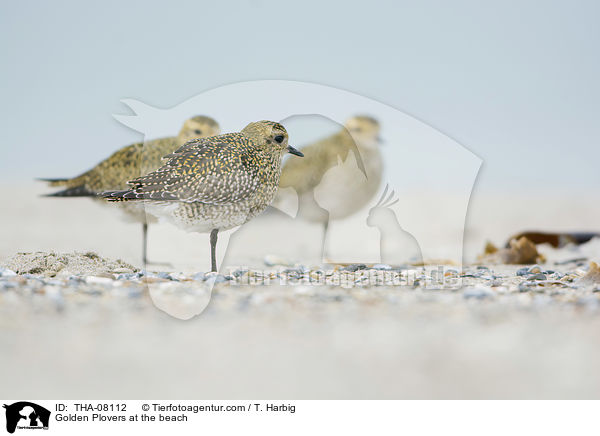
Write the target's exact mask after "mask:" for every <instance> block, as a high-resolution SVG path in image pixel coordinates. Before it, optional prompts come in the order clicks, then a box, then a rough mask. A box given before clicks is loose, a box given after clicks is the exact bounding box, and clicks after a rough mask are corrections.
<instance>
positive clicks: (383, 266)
mask: <svg viewBox="0 0 600 436" xmlns="http://www.w3.org/2000/svg"><path fill="white" fill-rule="evenodd" d="M373 269H376V270H383V271H389V270H391V269H392V267H391V266H390V265H387V264H385V263H377V264H375V265H373Z"/></svg>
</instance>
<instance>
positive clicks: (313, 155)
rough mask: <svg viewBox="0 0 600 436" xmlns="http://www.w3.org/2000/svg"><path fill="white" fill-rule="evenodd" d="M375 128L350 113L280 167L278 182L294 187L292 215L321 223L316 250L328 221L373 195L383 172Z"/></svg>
mask: <svg viewBox="0 0 600 436" xmlns="http://www.w3.org/2000/svg"><path fill="white" fill-rule="evenodd" d="M379 131H380V127H379V123H378V122H377V120H375V119H374V118H371V117H369V116H364V115H360V116H355V117H352V118H350V119H348V120H347V121H346V123H345V124H344V128H343V129H341V130H340V131H339V132H338V133H335V134H333V135H331V136H329V137H327V138H324V139H321V140H319V141H317V142H315V143H313V144H311V145H308V146H306V147H303V148H301V151H302V153H304V155H305V158H304V159H299V160H295V159H294V160H292V159H290V160H288V161H287V162H286V163H285V165H284V167H283V171H282V174H281V182H280V187H281V188H288V187H291V188H294V189H295V191H296V193H297V195H298V216H299V217H300V218H302V219H305V220H307V221H310V222H317V223H321V224H322V225H323V240H322V255H325V243H326V239H327V230H328V227H329V220H338V219H343V218H346V217H348V216H350V215H352V214H354V213H355V212H357V211H358V210H360V209H361V208H363V207H364V206H366V205H367V204H368V203H369V202H370V201H371V199H372V198H373V197H374V196H375V195H376V194H377V191H378V189H379V185H380V184H381V179H382V172H383V159H382V156H381V152H380V150H379V145H380V139H379Z"/></svg>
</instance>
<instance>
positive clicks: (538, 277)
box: [528, 273, 546, 280]
mask: <svg viewBox="0 0 600 436" xmlns="http://www.w3.org/2000/svg"><path fill="white" fill-rule="evenodd" d="M528 279H529V280H546V274H542V273H538V274H532V275H530V276H529V277H528Z"/></svg>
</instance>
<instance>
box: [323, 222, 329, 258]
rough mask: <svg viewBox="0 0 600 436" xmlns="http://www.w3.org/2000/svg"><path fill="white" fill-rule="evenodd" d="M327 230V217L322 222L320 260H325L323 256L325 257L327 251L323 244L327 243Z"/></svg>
mask: <svg viewBox="0 0 600 436" xmlns="http://www.w3.org/2000/svg"><path fill="white" fill-rule="evenodd" d="M328 229H329V217H327V220H325V221H323V240H322V241H321V259H322V260H325V256H327V249H326V247H325V244H326V243H327V230H328Z"/></svg>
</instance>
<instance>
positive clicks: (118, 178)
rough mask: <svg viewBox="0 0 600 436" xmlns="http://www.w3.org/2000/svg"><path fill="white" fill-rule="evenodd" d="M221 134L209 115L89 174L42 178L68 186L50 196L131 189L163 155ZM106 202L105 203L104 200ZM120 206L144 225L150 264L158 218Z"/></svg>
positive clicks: (127, 150) (120, 153) (129, 149)
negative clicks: (150, 242) (151, 230)
mask: <svg viewBox="0 0 600 436" xmlns="http://www.w3.org/2000/svg"><path fill="white" fill-rule="evenodd" d="M219 133H220V129H219V125H218V124H217V122H216V121H215V120H213V119H212V118H210V117H206V116H201V115H200V116H195V117H193V118H189V119H188V120H186V121H185V122H184V124H183V127H182V128H181V130H180V131H179V134H178V135H177V136H173V137H167V138H160V139H152V140H148V141H145V142H138V143H135V144H131V145H127V146H125V147H123V148H120V149H119V150H117V151H116V152H114V153H113V154H112V155H110V156H109V157H108V158H106V159H104V160H103V161H102V162H100V163H99V164H97V165H96V166H95V167H93V168H92V169H90V170H89V171H86V172H85V173H83V174H81V175H79V176H77V177H74V178H72V179H41V180H43V181H46V182H48V183H49V185H50V186H61V187H65V188H66V189H64V190H62V191H59V192H56V193H54V194H49V195H47V196H48V197H91V198H95V199H96V198H98V195H99V194H100V193H102V192H104V191H110V190H119V189H127V188H128V187H129V186H128V185H127V182H128V181H129V180H131V179H134V178H136V177H140V176H143V175H145V174H148V173H149V172H151V171H154V170H156V169H157V168H158V167H160V166H161V165H162V164H163V163H164V162H163V160H162V158H163V157H164V156H165V155H167V154H169V153H171V152H173V151H175V150H176V149H177V148H178V147H180V146H181V145H183V144H184V143H186V142H188V141H190V140H191V139H194V138H204V137H209V136H215V135H218V134H219ZM103 203H104V202H103ZM120 209H121V210H122V211H123V212H124V215H123V216H124V218H125V219H126V220H128V221H133V222H139V223H141V224H142V232H143V241H142V259H143V262H144V263H148V259H147V246H148V224H150V223H154V222H156V218H154V217H152V216H151V215H147V214H146V211H145V209H144V207H143V205H141V204H131V203H123V204H122V205H121V207H120Z"/></svg>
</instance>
